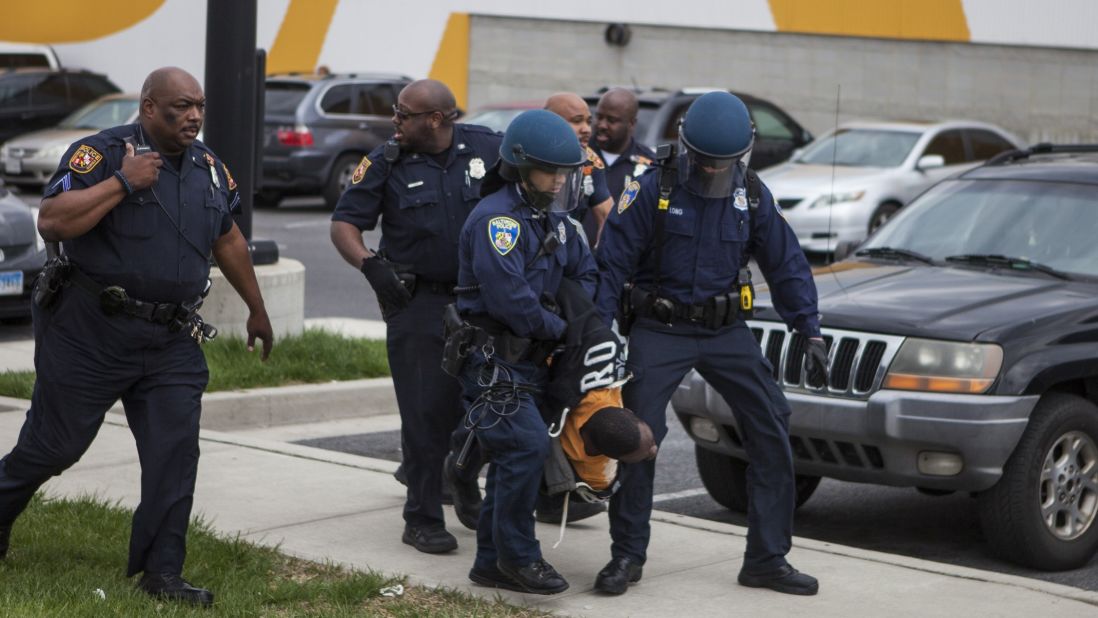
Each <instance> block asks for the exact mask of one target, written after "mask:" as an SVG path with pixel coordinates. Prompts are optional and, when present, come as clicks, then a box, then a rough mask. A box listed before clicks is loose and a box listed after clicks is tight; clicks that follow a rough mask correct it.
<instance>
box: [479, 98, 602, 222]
mask: <svg viewBox="0 0 1098 618" xmlns="http://www.w3.org/2000/svg"><path fill="white" fill-rule="evenodd" d="M499 156H500V170H499V172H500V175H501V176H502V177H503V178H504V179H505V180H508V181H510V182H514V183H517V184H519V186H520V188H521V193H522V195H523V198H524V199H526V201H527V202H528V203H529V204H530V205H531V206H533V207H534V208H537V209H538V210H546V211H550V212H567V211H570V210H572V209H574V208H575V207H576V206H577V205H578V204H579V196H580V195H581V193H582V191H581V188H582V181H583V176H582V172H581V166H582V165H583V164H584V162H585V161H586V160H587V158H586V157H585V156H584V151H583V149H582V148H581V147H580V143H579V139H577V138H576V133H575V131H573V130H572V127H571V126H569V124H568V123H567V122H566V121H565V120H564V119H563V118H561V117H560V116H558V115H556V114H554V113H553V112H550V111H546V110H544V109H536V110H530V111H525V112H522V113H521V114H519V115H518V116H516V117H515V119H514V120H512V121H511V124H510V126H508V127H507V132H506V133H504V134H503V142H502V143H501V144H500V146H499Z"/></svg>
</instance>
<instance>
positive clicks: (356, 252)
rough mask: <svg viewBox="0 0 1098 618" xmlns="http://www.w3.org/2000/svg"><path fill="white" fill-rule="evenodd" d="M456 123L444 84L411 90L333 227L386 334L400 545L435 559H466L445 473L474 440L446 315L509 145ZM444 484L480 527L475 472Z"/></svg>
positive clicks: (462, 514)
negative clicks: (399, 477) (457, 555)
mask: <svg viewBox="0 0 1098 618" xmlns="http://www.w3.org/2000/svg"><path fill="white" fill-rule="evenodd" d="M457 115H458V111H457V104H456V101H455V100H454V95H453V93H452V92H451V91H450V89H449V88H448V87H447V86H446V85H445V84H443V83H442V82H439V81H436V80H431V79H424V80H418V81H415V82H412V83H411V84H409V85H408V86H406V87H405V88H404V89H403V90H401V91H400V94H399V95H398V97H397V103H396V105H394V106H393V127H394V133H393V139H392V140H390V141H389V142H387V143H386V144H384V145H381V146H378V147H377V148H376V149H374V150H373V151H372V152H370V153H369V154H368V155H366V156H364V157H363V158H362V161H361V162H360V163H359V165H358V168H357V169H356V170H355V172H354V174H353V176H352V177H351V183H350V185H349V186H348V187H347V190H346V191H345V192H344V194H343V196H342V197H340V200H339V203H338V204H337V205H336V209H335V212H334V213H333V215H332V224H331V238H332V242H333V244H334V245H335V247H336V249H337V250H338V251H339V253H340V255H341V256H342V257H343V259H344V260H346V261H347V263H349V264H351V265H352V266H354V267H355V268H356V269H358V270H360V271H361V272H362V274H363V276H365V278H366V280H367V282H368V283H369V285H370V287H371V288H373V291H374V293H375V295H376V296H377V299H378V302H379V303H380V305H381V309H382V316H383V317H384V319H385V322H386V327H387V329H386V344H387V349H388V358H389V366H390V368H391V370H392V374H393V387H394V390H395V391H396V398H397V405H398V407H399V411H400V418H401V444H402V452H403V459H404V463H403V467H404V471H405V474H406V478H407V485H408V492H407V499H406V500H405V503H404V513H403V516H404V522H405V526H404V531H403V533H402V535H401V540H402V542H404V543H406V544H408V545H411V546H413V547H414V548H415V549H417V550H419V551H421V552H425V553H444V552H449V551H453V550H454V549H456V548H457V539H456V538H455V537H454V535H452V534H451V533H450V532H449V531H447V530H446V526H445V521H444V519H443V510H442V490H443V486H444V475H443V461H444V459H445V457H446V456H447V454H448V453H449V452H450V450H451V439H453V440H454V441H455V442H457V443H458V444H461V443H463V442H464V439H465V436H466V435H468V432H467V431H465V430H464V429H463V428H462V427H461V419H462V417H463V416H464V413H465V411H464V408H463V407H462V405H461V401H460V398H461V389H460V386H459V385H458V383H457V381H456V380H454V379H453V378H452V377H451V376H448V375H446V374H444V373H443V372H442V370H441V367H440V361H441V358H442V349H443V341H444V340H443V332H442V312H443V308H444V307H445V306H446V305H448V304H450V303H452V302H453V301H454V295H453V294H454V292H453V290H454V285H455V283H456V281H457V259H456V258H457V253H456V247H457V241H458V235H459V233H460V232H461V226H462V224H463V223H464V222H465V218H466V217H467V216H468V215H469V213H470V212H471V211H472V209H473V206H475V205H476V203H477V201H479V199H480V186H481V182H482V181H483V179H484V177H485V174H486V173H487V170H488V169H489V168H491V167H492V166H493V165H495V163H496V160H497V158H498V156H499V143H500V140H501V136H500V135H499V134H498V133H495V132H494V131H491V130H489V129H487V128H485V127H481V126H477V125H467V124H463V123H457V122H454V120H455V119H456V118H457ZM379 222H380V226H381V241H380V246H379V247H377V248H376V249H373V250H371V249H368V248H367V247H366V245H365V242H364V241H363V237H362V232H363V230H372V229H374V228H376V227H377V226H378V224H379ZM455 428H457V431H456V432H455ZM452 433H453V438H452ZM471 468H472V467H471ZM445 484H447V485H448V486H449V487H448V488H449V490H450V493H451V495H452V497H453V499H454V505H455V509H456V511H457V515H458V518H459V519H460V520H462V522H475V520H476V517H477V515H478V513H479V512H480V500H481V498H480V488H479V486H478V485H477V478H476V476H475V472H474V473H473V474H469V475H464V476H462V475H449V476H446V477H445Z"/></svg>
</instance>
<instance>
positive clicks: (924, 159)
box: [915, 155, 946, 172]
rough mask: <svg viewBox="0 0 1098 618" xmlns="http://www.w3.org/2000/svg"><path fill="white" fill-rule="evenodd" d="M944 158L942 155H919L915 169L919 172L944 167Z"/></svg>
mask: <svg viewBox="0 0 1098 618" xmlns="http://www.w3.org/2000/svg"><path fill="white" fill-rule="evenodd" d="M945 164H946V160H945V157H943V156H942V155H923V156H921V157H919V162H918V163H916V164H915V169H917V170H919V171H920V172H922V171H926V170H932V169H934V168H936V167H945Z"/></svg>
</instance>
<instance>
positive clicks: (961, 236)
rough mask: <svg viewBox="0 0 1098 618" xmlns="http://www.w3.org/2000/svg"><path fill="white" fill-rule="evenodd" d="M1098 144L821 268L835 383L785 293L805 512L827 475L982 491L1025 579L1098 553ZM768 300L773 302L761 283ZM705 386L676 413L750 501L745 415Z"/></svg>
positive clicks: (984, 174)
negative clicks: (815, 366)
mask: <svg viewBox="0 0 1098 618" xmlns="http://www.w3.org/2000/svg"><path fill="white" fill-rule="evenodd" d="M1095 230H1098V146H1051V145H1048V144H1041V145H1037V146H1034V147H1032V148H1030V149H1027V150H1013V151H1009V152H1006V153H1003V154H1001V155H999V156H996V157H994V158H993V159H992V160H990V161H989V162H988V163H986V164H985V165H983V166H981V167H978V168H975V169H972V170H969V171H967V172H964V173H961V174H959V175H957V176H954V177H952V178H950V179H947V180H945V181H942V182H941V183H939V184H937V185H935V186H933V187H932V188H930V189H929V190H928V191H927V192H926V193H924V194H922V195H921V196H920V197H918V198H917V199H916V200H915V201H913V202H912V203H911V204H910V205H909V206H907V207H906V208H904V209H903V210H902V211H900V213H899V214H897V215H896V217H895V218H894V219H892V220H890V221H889V222H888V223H886V224H885V225H884V226H882V227H881V228H880V229H879V230H878V231H877V232H876V233H875V234H874V235H873V236H871V237H870V238H869V239H868V240H867V241H866V242H865V243H864V244H863V245H861V246H860V247H859V248H858V249H857V251H856V252H855V254H854V256H852V257H850V258H848V259H846V260H843V261H841V262H838V263H836V264H833V265H832V266H830V267H827V268H823V269H819V270H817V271H816V272H815V280H816V286H817V288H818V290H819V294H820V312H821V314H822V316H823V317H822V325H823V335H824V338H825V339H826V340H827V342H828V347H829V350H830V351H829V358H828V362H829V369H830V372H829V379H828V383H827V384H812V383H811V382H810V381H809V380H808V378H807V376H806V374H805V371H804V349H805V340H804V338H803V337H802V336H801V335H799V334H793V335H790V334H789V333H787V331H786V327H785V325H784V324H783V323H782V322H781V321H780V319H779V317H778V314H777V313H776V312H775V311H774V310H773V309H772V308H771V307H770V306H769V301H768V300H762V299H761V302H760V303H759V306H760V310H759V312H758V313H757V314H756V317H755V319H754V320H752V321H749V322H748V325H749V326H750V328H751V329H752V330H753V331H754V333H755V338H756V339H757V340H758V342H759V345H760V346H762V350H763V353H764V355H765V356H766V358H767V359H768V361H769V363H770V365H771V366H772V369H773V373H774V379H775V380H777V381H778V383H779V384H780V385H781V386H782V388H783V389H784V391H785V393H786V396H787V397H788V399H789V403H790V406H791V407H792V410H793V415H792V417H791V418H790V434H791V435H790V441H791V444H792V448H793V455H794V459H795V463H796V467H797V472H798V474H799V475H801V476H799V477H798V482H797V488H798V498H797V501H798V504H800V503H803V502H804V501H805V500H807V499H808V497H809V496H810V495H811V494H812V492H813V491H814V490H815V488H816V485H817V484H818V483H819V480H820V477H822V476H826V477H830V478H835V479H840V480H844V481H855V482H862V483H878V484H882V485H894V486H908V487H917V488H920V489H922V490H924V491H926V492H928V493H934V492H951V491H963V492H970V493H971V494H973V495H975V496H977V497H978V499H979V511H980V516H981V521H982V524H983V531H984V536H985V537H986V539H987V541H988V543H989V544H990V546H991V548H992V549H993V550H994V551H995V552H996V553H998V554H1000V555H1001V556H1003V557H1005V558H1007V559H1010V560H1012V561H1014V562H1017V563H1020V564H1023V565H1025V566H1029V567H1033V568H1038V569H1047V570H1063V569H1071V568H1077V567H1079V566H1082V565H1083V564H1085V563H1087V562H1088V561H1089V560H1090V559H1091V557H1092V556H1094V555H1095V552H1096V550H1098V242H1096V241H1095ZM760 292H761V294H760V297H765V296H766V293H765V290H760ZM715 395H716V394H715V393H713V392H710V391H709V387H708V386H707V385H706V384H705V382H704V381H703V380H702V379H701V378H700V377H699V376H698V375H697V374H692V375H690V376H689V377H687V379H686V380H684V382H683V385H682V387H681V388H680V389H679V390H678V392H677V394H676V396H675V398H674V399H673V401H672V403H673V407H674V409H675V412H676V413H677V414H678V416H679V418H680V419H681V420H682V422H683V426H684V427H686V428H687V430H688V432H689V434H690V435H691V436H692V437H693V439H694V441H695V443H696V449H695V450H696V455H697V463H698V471H699V474H700V476H701V478H702V482H703V483H704V485H705V487H706V489H707V490H708V492H709V494H710V495H711V496H712V497H713V498H714V499H715V500H716V501H717V502H719V503H720V504H722V505H724V506H726V507H728V508H732V509H735V510H742V509H743V508H744V507H745V506H746V501H747V498H746V484H745V479H744V470H745V467H746V466H745V464H744V460H745V459H746V454H745V451H744V448H743V443H742V438H741V435H742V434H741V433H740V431H739V429H738V427H737V424H736V421H735V419H734V418H733V416H732V412H731V410H730V408H729V407H728V405H727V403H726V402H725V401H723V400H722V399H721V398H720V397H717V396H715Z"/></svg>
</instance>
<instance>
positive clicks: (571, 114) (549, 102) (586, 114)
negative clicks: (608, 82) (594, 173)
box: [545, 92, 591, 146]
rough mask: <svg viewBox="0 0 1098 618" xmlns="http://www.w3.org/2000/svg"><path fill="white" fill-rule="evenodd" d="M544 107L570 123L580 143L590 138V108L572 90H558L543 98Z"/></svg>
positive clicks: (585, 143)
mask: <svg viewBox="0 0 1098 618" xmlns="http://www.w3.org/2000/svg"><path fill="white" fill-rule="evenodd" d="M545 109H547V110H549V111H551V112H553V113H554V114H556V115H558V116H560V117H561V118H564V119H565V120H567V121H568V124H570V125H572V130H573V131H575V132H576V137H577V138H579V141H580V144H582V145H584V146H586V145H587V141H588V140H589V139H591V108H589V107H587V103H586V102H585V101H584V100H583V99H581V98H580V96H579V95H578V94H576V93H574V92H558V93H557V94H554V95H553V96H551V97H549V98H548V99H546V100H545Z"/></svg>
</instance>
